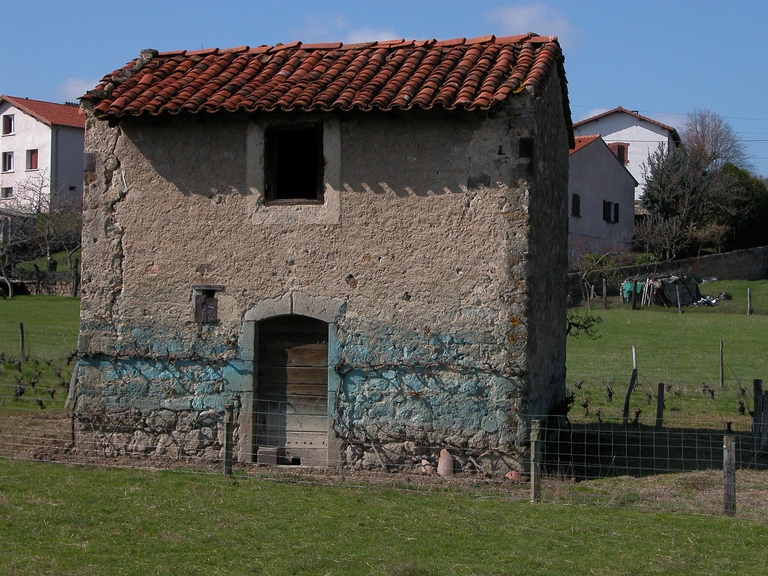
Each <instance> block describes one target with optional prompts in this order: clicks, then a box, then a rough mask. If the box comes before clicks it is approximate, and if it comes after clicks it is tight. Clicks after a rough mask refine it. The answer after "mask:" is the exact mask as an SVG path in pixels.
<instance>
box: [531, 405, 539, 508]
mask: <svg viewBox="0 0 768 576" xmlns="http://www.w3.org/2000/svg"><path fill="white" fill-rule="evenodd" d="M540 433H541V420H533V421H532V422H531V502H538V501H540V500H541V445H540V443H539V435H540Z"/></svg>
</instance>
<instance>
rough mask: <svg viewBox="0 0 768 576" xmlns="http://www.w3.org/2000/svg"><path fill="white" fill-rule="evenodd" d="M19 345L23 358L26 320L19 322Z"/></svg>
mask: <svg viewBox="0 0 768 576" xmlns="http://www.w3.org/2000/svg"><path fill="white" fill-rule="evenodd" d="M19 345H20V346H21V358H22V359H23V358H24V322H19Z"/></svg>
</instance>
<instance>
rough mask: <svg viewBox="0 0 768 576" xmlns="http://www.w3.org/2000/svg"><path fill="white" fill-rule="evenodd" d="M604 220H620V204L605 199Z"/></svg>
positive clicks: (612, 221)
mask: <svg viewBox="0 0 768 576" xmlns="http://www.w3.org/2000/svg"><path fill="white" fill-rule="evenodd" d="M603 220H605V221H606V222H609V223H611V224H615V223H616V222H618V221H619V204H618V203H617V202H608V201H607V200H603Z"/></svg>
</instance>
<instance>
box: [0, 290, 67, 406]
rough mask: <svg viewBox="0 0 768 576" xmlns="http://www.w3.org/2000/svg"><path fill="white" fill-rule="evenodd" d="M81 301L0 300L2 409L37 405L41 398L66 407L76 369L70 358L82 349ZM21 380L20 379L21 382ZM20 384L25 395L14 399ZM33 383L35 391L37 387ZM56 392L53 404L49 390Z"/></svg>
mask: <svg viewBox="0 0 768 576" xmlns="http://www.w3.org/2000/svg"><path fill="white" fill-rule="evenodd" d="M79 314H80V299H79V298H70V297H65V296H17V297H15V298H13V299H11V300H0V355H2V356H1V358H2V359H1V360H0V397H3V398H5V399H6V400H5V402H3V406H0V411H2V410H7V409H15V408H28V407H30V406H32V407H37V403H36V399H37V398H39V399H41V400H42V401H43V402H45V404H46V406H47V407H52V406H55V407H60V406H62V405H63V403H64V400H65V397H66V391H65V389H64V387H63V386H62V382H64V383H66V384H68V383H69V378H70V375H71V374H72V367H73V366H72V365H71V364H70V365H67V362H66V360H67V356H68V354H69V353H70V352H72V351H73V350H75V349H76V348H77V326H78V318H79ZM21 323H23V324H24V335H25V340H26V346H25V353H26V357H24V358H22V356H21V349H20V337H19V324H21ZM19 379H21V380H19ZM17 382H19V383H20V384H21V385H23V386H24V388H25V390H26V391H25V393H24V395H23V396H22V397H21V398H20V399H19V400H18V401H16V400H13V389H14V387H15V385H16V383H17ZM33 382H34V387H33V386H32V383H33ZM51 389H54V390H56V393H55V394H54V400H53V402H51V397H50V393H49V392H48V391H49V390H51Z"/></svg>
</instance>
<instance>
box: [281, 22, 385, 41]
mask: <svg viewBox="0 0 768 576" xmlns="http://www.w3.org/2000/svg"><path fill="white" fill-rule="evenodd" d="M393 38H400V36H398V35H397V34H396V33H395V32H393V31H391V30H387V29H377V28H372V27H370V26H364V27H362V28H353V27H352V26H351V25H350V24H349V22H347V20H346V18H344V17H342V16H335V17H327V18H317V17H316V16H308V17H307V18H306V20H305V24H304V26H303V27H302V28H301V29H299V30H298V31H297V32H296V36H295V39H296V40H301V41H302V42H305V43H307V42H344V43H345V44H355V43H358V42H370V41H373V40H392V39H393ZM291 41H293V40H291Z"/></svg>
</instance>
